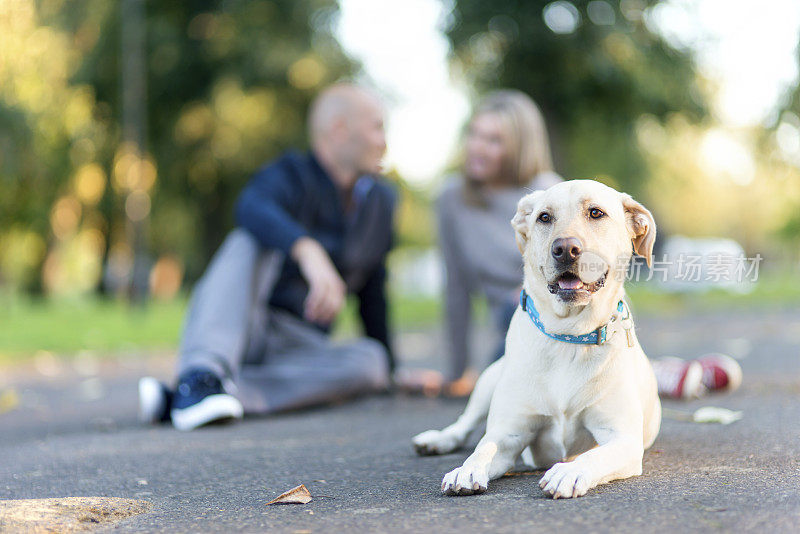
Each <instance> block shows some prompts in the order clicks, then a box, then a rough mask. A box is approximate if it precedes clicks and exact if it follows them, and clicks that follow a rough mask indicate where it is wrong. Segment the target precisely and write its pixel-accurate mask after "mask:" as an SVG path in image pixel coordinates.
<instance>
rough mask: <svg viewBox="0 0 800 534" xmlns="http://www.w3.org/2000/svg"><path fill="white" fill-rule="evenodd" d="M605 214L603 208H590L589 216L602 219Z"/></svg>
mask: <svg viewBox="0 0 800 534" xmlns="http://www.w3.org/2000/svg"><path fill="white" fill-rule="evenodd" d="M604 216H605V213H603V210H601V209H599V208H592V209H590V210H589V217H591V218H592V219H600V218H602V217H604Z"/></svg>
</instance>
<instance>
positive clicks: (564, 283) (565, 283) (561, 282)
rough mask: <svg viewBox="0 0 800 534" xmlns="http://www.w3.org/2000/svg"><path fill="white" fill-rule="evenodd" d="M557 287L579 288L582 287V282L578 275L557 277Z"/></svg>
mask: <svg viewBox="0 0 800 534" xmlns="http://www.w3.org/2000/svg"><path fill="white" fill-rule="evenodd" d="M558 287H559V288H560V289H580V288H582V287H583V282H581V279H580V278H578V277H569V278H566V277H565V278H559V279H558Z"/></svg>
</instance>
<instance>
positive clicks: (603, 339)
mask: <svg viewBox="0 0 800 534" xmlns="http://www.w3.org/2000/svg"><path fill="white" fill-rule="evenodd" d="M511 225H512V226H513V228H514V230H515V231H516V237H517V244H518V245H519V248H520V251H521V253H522V256H523V260H524V262H523V263H524V281H523V294H522V297H521V302H523V301H524V303H525V307H524V308H523V306H522V304H521V305H520V306H519V307H518V308H517V311H516V312H515V314H514V317H513V318H512V320H511V325H510V326H509V329H508V334H507V336H506V351H505V355H504V356H503V357H502V358H501V359H499V360H497V361H496V362H495V363H493V364H492V365H491V366H489V367H488V368H487V369H486V370H485V371H484V372H483V374H482V375H481V377H480V379H479V380H478V382H477V384H476V386H475V390H474V391H473V393H472V396H471V397H470V399H469V402H468V403H467V407H466V409H465V411H464V413H463V414H462V415H461V416H460V417H459V418H458V420H457V421H456V422H455V423H453V424H452V425H450V426H448V427H447V428H444V429H443V430H429V431H427V432H423V433H421V434H419V435H417V436H415V437H414V438H413V443H414V446H415V448H416V450H417V452H418V453H419V454H444V453H447V452H451V451H453V450H455V449H457V448H459V447H461V446H462V445H463V444H464V443H465V441H466V440H467V438H468V437H469V434H470V433H471V432H472V431H473V430H474V429H475V428H476V427H477V426H478V425H479V424H480V423H481V422H482V421H483V420H484V418H487V415H488V418H487V422H486V434H485V435H484V436H483V438H482V439H481V440H480V442H479V443H478V446H477V447H476V448H475V452H473V453H472V454H471V455H470V456H469V457H468V458H467V460H466V461H465V462H464V464H463V465H462V466H461V467H459V468H457V469H455V470H453V471H451V472H449V473H447V474H446V475H445V476H444V480H443V481H442V492H443V493H445V494H447V495H471V494H473V493H482V492H484V491H486V488H487V486H488V484H489V481H490V480H494V479H496V478H499V477H501V476H503V475H504V474H505V473H506V472H507V471H508V470H509V469H510V468H511V467H512V466H513V465H514V463H515V461H516V459H517V458H518V457H519V456H520V454H522V459H523V461H524V462H525V463H526V464H528V465H530V466H532V467H536V468H539V469H545V468H549V469H548V470H547V472H546V473H545V474H544V476H543V477H542V479H541V481H540V482H539V486H540V487H541V488H542V489H543V490H544V492H545V494H547V495H549V496H552V497H553V498H569V497H580V496H581V495H584V494H585V493H586V492H587V491H588V490H589V489H591V488H593V487H595V486H597V485H598V484H603V483H606V482H609V481H611V480H616V479H621V478H627V477H631V476H635V475H640V474H641V473H642V455H643V453H644V450H645V449H646V448H648V447H649V446H650V445H651V444H652V443H653V441H654V440H655V438H656V435H657V434H658V430H659V427H660V425H661V404H660V402H659V399H658V393H657V390H656V381H655V376H654V375H653V370H652V368H651V367H650V363H649V361H648V360H647V357H646V356H645V354H644V352H642V349H641V347H640V346H639V342H638V340H637V339H636V336H635V334H634V332H633V329H632V326H633V323H632V319H631V317H630V313H629V310H628V306H627V304H626V303H625V300H624V299H625V290H624V288H623V282H624V274H625V272H626V269H627V265H628V262H629V260H630V258H631V255H632V251H635V252H636V253H637V254H639V255H642V256H644V257H645V259H646V260H647V262H648V264H649V263H650V261H651V256H652V251H653V242H654V240H655V235H656V227H655V222H654V221H653V217H652V215H651V214H650V212H649V211H648V210H647V209H645V208H644V206H642V205H641V204H639V203H638V202H636V201H635V200H633V199H632V198H631V197H630V195H627V194H625V193H620V192H618V191H615V190H614V189H612V188H610V187H607V186H605V185H603V184H601V183H599V182H595V181H593V180H573V181H568V182H563V183H559V184H557V185H554V186H553V187H551V188H549V189H547V190H546V191H537V192H535V193H532V194H530V195H527V196H525V197H524V198H522V200H520V202H519V205H518V207H517V213H516V215H515V216H514V218H513V219H512V221H511ZM598 336H599V338H600V339H599V341H598V339H597V338H598Z"/></svg>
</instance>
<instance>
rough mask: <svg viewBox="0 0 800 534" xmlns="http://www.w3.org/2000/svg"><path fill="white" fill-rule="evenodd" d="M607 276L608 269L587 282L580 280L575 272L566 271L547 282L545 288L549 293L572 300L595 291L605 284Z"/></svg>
mask: <svg viewBox="0 0 800 534" xmlns="http://www.w3.org/2000/svg"><path fill="white" fill-rule="evenodd" d="M607 276H608V271H606V272H605V273H603V276H601V277H600V278H598V279H597V280H595V281H594V282H590V283H587V282H584V281H583V280H581V279H580V277H579V276H578V275H577V274H575V273H573V272H569V271H567V272H563V273H561V274H560V275H559V276H558V278H556V279H555V280H553V281H552V282H551V283H550V284H548V285H547V289H548V290H549V291H550V293H552V294H554V295H558V296H560V297H562V298H564V299H565V300H572V299H573V298H577V297H578V296H580V295H590V294H592V293H595V292H596V291H597V290H599V289H600V288H601V287H603V285H605V283H606V277H607Z"/></svg>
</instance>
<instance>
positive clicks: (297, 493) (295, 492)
mask: <svg viewBox="0 0 800 534" xmlns="http://www.w3.org/2000/svg"><path fill="white" fill-rule="evenodd" d="M311 499H313V497H312V496H311V492H310V491H308V488H306V486H305V484H300V485H299V486H297V487H296V488H292V489H290V490H289V491H287V492H286V493H281V494H280V495H278V496H277V497H275V498H274V499H272V500H271V501H269V502H268V503H267V505H270V504H306V503H309V502H311Z"/></svg>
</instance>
